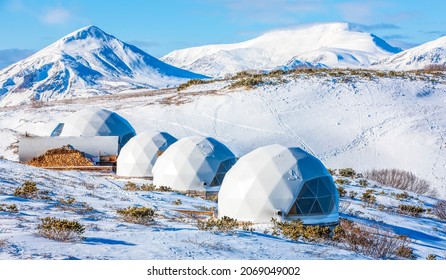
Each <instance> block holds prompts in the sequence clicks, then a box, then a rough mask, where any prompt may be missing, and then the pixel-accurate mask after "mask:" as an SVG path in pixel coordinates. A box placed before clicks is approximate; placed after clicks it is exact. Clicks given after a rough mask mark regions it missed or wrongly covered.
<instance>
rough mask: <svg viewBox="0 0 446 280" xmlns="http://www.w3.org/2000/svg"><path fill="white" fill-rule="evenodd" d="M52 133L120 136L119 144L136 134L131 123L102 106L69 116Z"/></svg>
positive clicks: (121, 144) (122, 144) (59, 134)
mask: <svg viewBox="0 0 446 280" xmlns="http://www.w3.org/2000/svg"><path fill="white" fill-rule="evenodd" d="M59 131H60V132H59ZM51 134H52V135H58V136H61V137H64V136H119V146H120V147H122V146H124V145H125V143H127V141H128V140H129V139H130V138H132V137H133V136H135V130H134V129H133V127H132V126H131V125H130V123H129V122H128V121H127V120H126V119H124V118H123V117H121V116H120V115H118V114H117V113H115V112H112V111H109V110H106V109H101V108H86V109H83V110H80V111H78V112H75V113H73V114H71V115H70V116H68V117H67V118H66V120H65V122H64V123H63V125H62V126H61V125H60V124H59V125H58V126H57V127H56V128H55V129H54V130H53V132H52V133H51Z"/></svg>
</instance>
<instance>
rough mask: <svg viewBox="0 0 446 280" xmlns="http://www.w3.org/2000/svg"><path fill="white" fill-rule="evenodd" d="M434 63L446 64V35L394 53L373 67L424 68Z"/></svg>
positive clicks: (393, 68) (395, 68)
mask: <svg viewBox="0 0 446 280" xmlns="http://www.w3.org/2000/svg"><path fill="white" fill-rule="evenodd" d="M432 64H437V65H446V36H443V37H440V38H438V39H436V40H434V41H430V42H427V43H425V44H423V45H420V46H417V47H414V48H411V49H408V50H406V51H403V52H401V53H398V54H395V55H392V56H390V57H388V58H385V59H383V60H381V61H379V62H377V63H374V64H373V65H372V67H377V68H380V69H392V70H414V69H423V68H424V67H426V66H428V65H432Z"/></svg>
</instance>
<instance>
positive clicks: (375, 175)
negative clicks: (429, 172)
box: [365, 169, 435, 195]
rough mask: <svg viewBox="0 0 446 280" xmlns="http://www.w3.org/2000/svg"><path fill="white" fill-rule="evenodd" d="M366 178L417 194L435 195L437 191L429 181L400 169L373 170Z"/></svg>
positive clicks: (367, 173)
mask: <svg viewBox="0 0 446 280" xmlns="http://www.w3.org/2000/svg"><path fill="white" fill-rule="evenodd" d="M365 177H366V178H367V179H370V180H374V181H377V182H379V183H381V184H383V185H387V186H391V187H394V188H397V189H400V190H406V191H411V192H416V193H419V194H428V195H434V194H435V191H434V190H433V189H432V188H431V186H430V184H429V182H428V181H426V180H424V179H420V178H418V177H417V176H415V174H413V173H412V172H407V171H403V170H399V169H380V170H376V169H373V170H371V171H367V172H366V173H365Z"/></svg>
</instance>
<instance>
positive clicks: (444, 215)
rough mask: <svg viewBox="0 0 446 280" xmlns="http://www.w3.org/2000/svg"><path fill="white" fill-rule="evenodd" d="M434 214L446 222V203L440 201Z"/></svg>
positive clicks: (435, 207)
mask: <svg viewBox="0 0 446 280" xmlns="http://www.w3.org/2000/svg"><path fill="white" fill-rule="evenodd" d="M433 212H434V214H435V215H436V216H437V217H438V218H440V219H441V220H446V201H444V200H440V201H438V202H437V204H435V206H434V209H433Z"/></svg>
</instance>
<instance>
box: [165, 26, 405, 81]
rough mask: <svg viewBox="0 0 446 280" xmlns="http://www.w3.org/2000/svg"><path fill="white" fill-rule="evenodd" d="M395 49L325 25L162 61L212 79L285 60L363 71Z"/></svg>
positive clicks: (349, 29) (191, 50)
mask: <svg viewBox="0 0 446 280" xmlns="http://www.w3.org/2000/svg"><path fill="white" fill-rule="evenodd" d="M399 51H401V49H398V48H395V47H392V46H390V45H389V44H387V43H386V42H385V41H384V40H382V39H381V38H379V37H377V36H375V35H373V34H369V33H365V32H360V31H358V30H357V28H356V27H355V26H352V25H351V24H349V23H326V24H313V25H308V26H300V27H295V28H290V29H284V30H278V31H271V32H269V33H266V34H264V35H262V36H260V37H257V38H254V39H251V40H248V41H245V42H241V43H234V44H221V45H207V46H200V47H193V48H188V49H182V50H176V51H173V52H171V53H169V54H167V55H165V56H163V57H162V58H161V60H163V61H164V62H167V63H170V64H173V65H175V66H177V67H181V68H184V69H188V70H190V71H194V72H197V73H201V74H204V75H208V76H212V77H223V76H225V75H226V74H234V73H236V72H239V71H242V70H251V69H255V70H271V69H274V68H277V67H280V66H284V65H286V64H287V63H289V62H290V61H291V60H301V61H304V62H307V63H312V64H318V63H319V64H324V65H326V66H328V67H367V66H368V65H370V64H371V63H374V62H377V61H379V60H381V59H383V58H385V57H387V56H389V55H392V54H395V53H397V52H399Z"/></svg>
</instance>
